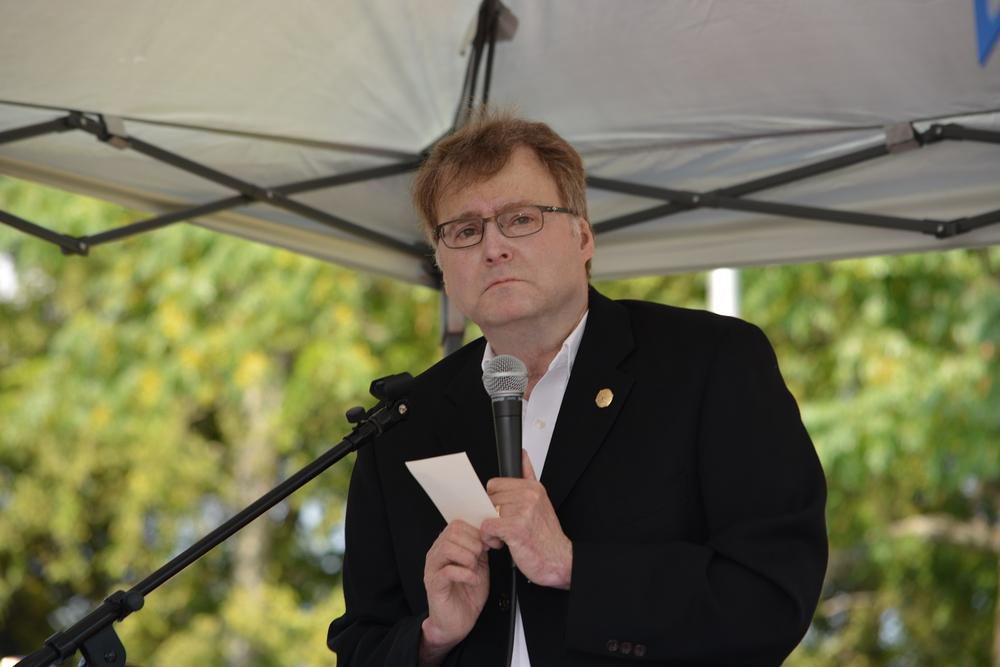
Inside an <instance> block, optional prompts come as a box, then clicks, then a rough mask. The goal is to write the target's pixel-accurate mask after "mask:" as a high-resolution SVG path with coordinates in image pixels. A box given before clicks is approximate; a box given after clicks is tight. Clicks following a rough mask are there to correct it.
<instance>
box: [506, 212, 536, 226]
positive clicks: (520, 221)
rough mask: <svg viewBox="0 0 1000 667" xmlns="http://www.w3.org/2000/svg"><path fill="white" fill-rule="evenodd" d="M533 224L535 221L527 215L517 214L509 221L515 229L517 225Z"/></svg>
mask: <svg viewBox="0 0 1000 667" xmlns="http://www.w3.org/2000/svg"><path fill="white" fill-rule="evenodd" d="M533 222H535V219H534V218H533V217H531V216H530V215H528V214H527V213H518V214H517V215H515V216H514V217H513V219H511V221H510V224H512V225H514V226H515V227H516V226H518V225H530V224H532V223H533Z"/></svg>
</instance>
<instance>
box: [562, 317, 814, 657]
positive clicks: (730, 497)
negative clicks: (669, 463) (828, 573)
mask: <svg viewBox="0 0 1000 667" xmlns="http://www.w3.org/2000/svg"><path fill="white" fill-rule="evenodd" d="M727 327H728V331H727V332H726V333H725V334H724V335H723V336H721V337H720V344H719V347H718V349H717V352H716V354H715V358H714V360H713V361H712V362H711V367H710V369H709V371H708V373H707V376H706V381H705V383H704V387H703V392H704V393H703V396H702V400H701V405H700V413H699V415H698V418H697V424H698V426H697V429H698V430H697V440H696V443H695V446H696V461H697V463H696V466H695V471H696V472H695V474H696V475H697V477H698V479H697V483H696V484H695V485H694V487H693V488H695V489H697V490H698V491H697V494H698V495H699V496H700V497H699V498H698V499H697V503H699V504H700V508H701V511H702V513H703V520H704V526H705V535H706V539H705V540H703V541H698V542H681V541H675V542H668V541H664V542H663V543H659V544H641V545H639V544H619V543H601V544H598V543H574V552H573V573H572V584H571V590H570V597H569V615H568V619H567V642H568V645H569V648H570V649H575V650H581V651H586V652H588V653H594V654H603V655H605V656H609V657H610V655H609V654H614V653H616V652H617V653H619V654H620V653H621V652H622V651H623V647H624V646H625V645H626V644H627V645H628V647H629V652H630V653H631V656H632V657H633V658H644V659H645V660H652V661H669V660H691V661H699V662H700V661H704V662H709V663H712V664H729V663H732V664H741V665H777V664H780V662H781V661H782V660H783V659H784V658H785V657H786V656H787V655H788V653H790V652H791V650H792V649H793V648H794V647H795V645H796V644H797V643H798V642H799V641H800V640H801V638H802V636H803V634H804V633H805V631H806V629H807V628H808V625H809V622H810V619H811V617H812V614H813V611H814V610H815V607H816V603H817V600H818V598H819V593H820V589H821V586H822V581H823V575H824V572H825V570H826V561H827V539H826V526H825V517H824V511H825V502H826V484H825V480H824V478H823V471H822V469H821V467H820V464H819V460H818V458H817V456H816V452H815V450H814V448H813V446H812V443H811V441H810V439H809V436H808V434H807V433H806V430H805V428H804V426H803V425H802V422H801V419H800V416H799V411H798V407H797V406H796V404H795V400H794V399H793V398H792V396H791V394H790V393H789V392H788V390H787V388H786V387H785V384H784V381H783V380H782V377H781V374H780V372H779V370H778V365H777V361H776V359H775V355H774V352H773V350H772V349H771V346H770V344H769V342H768V341H767V338H766V337H765V336H764V334H763V332H761V331H760V330H759V329H758V328H757V327H754V326H752V325H749V324H747V323H744V322H740V321H738V320H729V324H727ZM640 646H641V649H638V650H637V647H640ZM640 654H641V655H640Z"/></svg>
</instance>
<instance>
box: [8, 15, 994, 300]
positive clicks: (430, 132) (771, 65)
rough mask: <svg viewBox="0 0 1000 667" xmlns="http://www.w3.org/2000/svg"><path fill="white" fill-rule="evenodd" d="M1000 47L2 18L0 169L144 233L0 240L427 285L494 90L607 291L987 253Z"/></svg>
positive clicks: (956, 40)
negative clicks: (455, 154)
mask: <svg viewBox="0 0 1000 667" xmlns="http://www.w3.org/2000/svg"><path fill="white" fill-rule="evenodd" d="M494 17H497V19H498V20H496V21H493V20H492V19H493V18H494ZM491 33H492V35H493V36H494V37H495V38H496V42H495V49H493V48H491V45H490V42H491V40H490V37H491ZM998 33H1000V3H998V2H997V1H996V0H972V1H959V0H926V1H923V2H913V0H876V1H872V0H846V1H844V2H836V3H831V2H824V1H822V0H807V1H804V2H797V3H788V2H785V1H784V0H755V1H754V2H746V1H745V0H731V1H725V0H673V1H669V2H666V1H662V0H630V1H629V2H620V1H615V0H574V1H573V2H545V3H540V2H533V1H530V0H505V6H504V5H500V4H499V3H495V2H492V0H491V1H488V2H486V3H485V4H484V5H483V7H482V11H481V7H480V1H479V0H447V1H445V0H441V1H436V2H425V1H419V0H416V1H410V2H401V1H400V0H368V1H366V2H350V1H347V0H343V1H340V2H317V3H306V2H293V3H291V4H286V5H282V6H281V7H280V9H279V8H278V7H277V6H276V5H274V4H273V3H270V2H264V1H262V0H239V1H237V0H227V1H221V2H211V3H202V2H195V1H193V0H182V1H181V2H173V3H160V2H156V1H155V0H128V1H126V0H97V1H96V2H91V3H83V4H80V3H76V4H66V3H63V2H58V1H57V0H35V1H33V2H30V3H19V2H14V1H13V0H7V1H6V2H3V1H0V173H4V174H9V175H12V176H15V177H20V178H26V179H30V180H34V181H38V182H42V183H47V184H50V185H54V186H56V187H61V188H65V189H68V190H73V191H78V192H82V193H87V194H90V195H95V196H98V197H102V198H105V199H108V200H111V201H115V202H118V203H121V204H124V205H127V206H130V207H133V208H136V209H139V210H143V211H149V212H150V214H151V216H152V219H151V220H150V222H149V224H148V225H140V226H139V227H137V228H134V229H133V228H127V229H123V230H108V232H107V233H106V234H98V235H94V236H91V237H88V238H84V239H76V238H71V237H68V236H64V235H62V234H61V233H60V230H59V221H58V220H34V221H27V220H22V219H20V218H17V217H16V216H13V215H12V214H10V213H9V212H0V222H4V223H6V224H9V225H13V226H15V227H18V228H19V229H22V230H24V231H27V232H28V233H32V234H35V235H36V236H39V237H41V238H45V239H47V240H49V241H52V242H54V243H57V244H59V245H61V246H62V247H63V248H64V249H65V250H67V251H69V252H81V253H84V252H86V251H87V250H88V249H89V248H91V247H93V246H95V245H97V244H100V243H104V242H109V241H112V240H115V239H117V238H119V237H121V236H124V235H127V234H130V233H135V232H136V231H138V230H142V229H146V228H156V227H160V226H162V225H164V224H170V223H173V222H176V221H178V220H193V221H195V222H196V223H197V224H201V225H204V226H206V227H209V228H212V229H215V230H218V231H222V232H226V233H229V234H234V235H238V236H241V237H245V238H248V239H253V240H257V241H262V242H265V243H271V244H274V245H278V246H283V247H286V248H290V249H292V250H295V251H298V252H302V253H306V254H309V255H313V256H316V257H319V258H322V259H325V260H329V261H332V262H336V263H338V264H342V265H345V266H349V267H354V268H358V269H362V270H366V271H374V272H377V273H381V274H385V275H389V276H394V277H396V278H400V279H403V280H408V281H413V282H421V283H425V284H433V283H434V281H435V276H434V274H433V270H432V268H431V266H430V262H429V259H428V253H429V250H428V248H427V246H426V245H425V243H424V241H423V239H422V234H421V231H420V228H419V226H418V224H417V222H416V219H415V216H414V213H413V212H412V210H411V208H410V205H409V199H408V186H409V182H410V178H411V175H412V171H413V169H414V168H415V167H416V165H417V164H418V163H419V160H420V156H421V153H422V151H425V150H426V149H427V148H428V147H429V146H431V145H432V144H433V142H434V141H435V140H436V139H437V138H439V137H440V136H442V135H443V134H445V133H447V132H448V131H449V129H450V128H451V127H452V126H453V124H454V123H455V122H456V115H457V112H456V110H457V109H460V108H461V104H462V100H466V99H473V100H476V101H480V100H481V99H482V98H483V97H485V96H486V95H487V94H488V98H489V102H490V104H491V105H494V106H502V107H507V106H516V107H517V109H518V110H519V111H520V112H521V113H522V114H523V115H525V116H527V117H529V118H536V119H541V120H545V121H546V122H548V123H550V124H551V125H552V126H553V127H554V128H555V129H556V130H557V131H558V132H560V133H561V134H562V135H563V136H565V137H567V138H568V139H569V140H570V141H571V142H572V143H573V144H574V145H575V146H576V147H577V148H578V150H579V151H580V152H581V154H582V155H583V157H584V160H585V162H586V165H587V168H588V173H589V176H590V193H589V196H590V202H591V210H590V214H591V215H590V217H591V221H592V222H593V223H594V224H595V228H596V231H597V234H598V254H597V258H596V259H595V261H594V266H593V274H594V277H595V278H597V279H601V278H610V277H627V276H635V275H643V274H655V273H666V272H676V271H690V270H699V269H704V268H710V267H718V266H742V265H752V264H764V263H781V262H801V261H811V260H819V259H831V258H838V257H848V256H858V255H870V254H882V253H896V252H908V251H917V250H927V249H948V248H955V247H969V246H981V245H987V244H994V243H998V242H1000V145H997V144H1000V56H996V54H992V55H991V53H990V50H991V46H992V45H993V42H995V40H996V38H997V34H998ZM994 50H995V49H994ZM477 62H478V69H477V68H475V67H471V66H470V65H471V64H474V63H477ZM470 72H475V81H473V80H471V78H470V77H469V76H467V74H468V73H470ZM463 81H464V83H465V85H464V86H463ZM908 149H914V150H908ZM810 174H811V176H809V177H808V178H805V179H804V180H803V178H802V177H803V176H807V175H810Z"/></svg>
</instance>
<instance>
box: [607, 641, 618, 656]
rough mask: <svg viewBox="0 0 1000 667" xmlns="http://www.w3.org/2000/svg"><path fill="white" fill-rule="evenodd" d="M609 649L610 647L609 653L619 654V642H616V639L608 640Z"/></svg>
mask: <svg viewBox="0 0 1000 667" xmlns="http://www.w3.org/2000/svg"><path fill="white" fill-rule="evenodd" d="M607 647H608V652H609V653H617V652H618V642H616V641H615V640H614V639H609V640H608V643H607Z"/></svg>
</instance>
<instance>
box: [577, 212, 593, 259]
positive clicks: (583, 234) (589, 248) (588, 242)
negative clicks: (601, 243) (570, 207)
mask: <svg viewBox="0 0 1000 667" xmlns="http://www.w3.org/2000/svg"><path fill="white" fill-rule="evenodd" d="M577 224H578V225H579V227H577V229H578V230H579V233H578V234H577V235H578V236H579V237H580V250H581V251H582V252H584V253H587V259H590V258H591V257H593V256H594V229H593V228H592V227H591V226H590V222H589V221H588V220H587V219H586V218H577Z"/></svg>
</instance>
